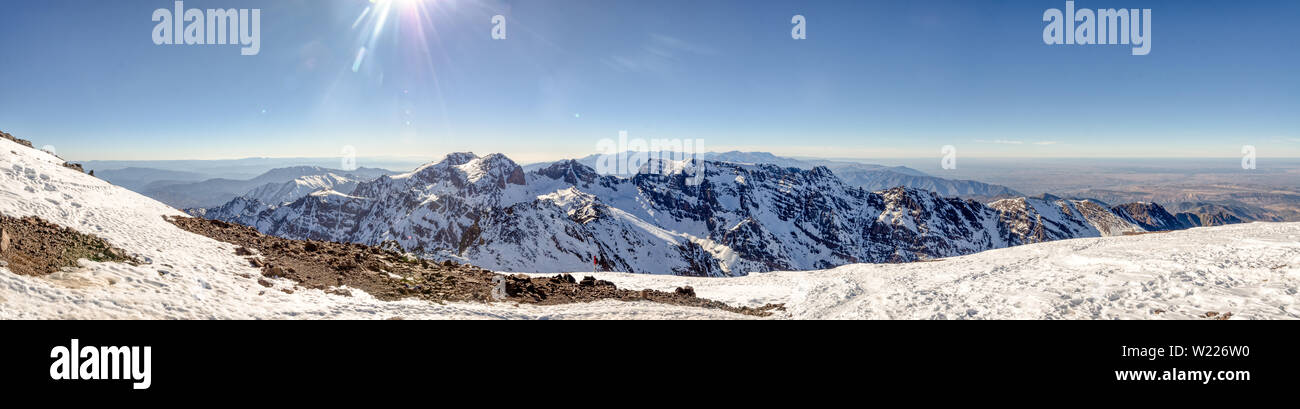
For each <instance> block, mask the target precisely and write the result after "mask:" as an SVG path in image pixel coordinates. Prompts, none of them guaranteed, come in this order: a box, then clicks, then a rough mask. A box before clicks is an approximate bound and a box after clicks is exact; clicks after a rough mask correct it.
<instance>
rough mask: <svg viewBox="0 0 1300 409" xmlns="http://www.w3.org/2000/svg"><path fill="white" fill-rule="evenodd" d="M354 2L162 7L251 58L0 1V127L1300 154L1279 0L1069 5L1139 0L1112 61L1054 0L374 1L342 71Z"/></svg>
mask: <svg viewBox="0 0 1300 409" xmlns="http://www.w3.org/2000/svg"><path fill="white" fill-rule="evenodd" d="M382 1H384V0H381V3H382ZM373 6H377V4H373V3H371V2H370V1H369V0H310V1H309V0H277V1H252V0H202V1H200V0H190V1H186V2H185V7H186V8H202V9H207V8H260V9H261V10H262V16H261V51H260V54H258V55H256V56H241V55H240V52H239V48H238V46H229V45H226V46H221V45H207V46H197V45H196V46H176V45H155V44H154V43H153V41H152V39H151V34H152V30H153V29H154V26H155V25H156V23H155V22H153V21H151V19H150V17H151V15H152V14H153V11H154V10H155V9H158V8H167V9H170V8H172V7H173V2H172V1H170V0H168V1H152V0H150V1H138V0H127V1H64V0H46V1H36V2H6V3H5V5H4V6H2V7H3V10H4V13H5V17H6V18H5V19H4V24H0V50H3V55H4V56H5V59H4V61H3V62H0V129H3V130H5V131H8V132H10V133H13V134H15V135H17V136H19V137H23V138H27V139H32V140H33V141H35V142H36V143H37V144H38V145H44V144H49V145H53V146H55V147H56V148H58V150H59V153H60V154H61V155H62V156H64V157H67V158H70V159H75V160H89V159H216V158H237V157H252V156H270V157H295V156H322V157H323V156H334V155H338V154H339V152H340V150H341V148H342V147H343V146H345V145H350V146H353V147H355V149H356V151H357V153H358V155H360V156H424V157H430V158H436V157H439V156H441V155H443V154H445V153H446V152H449V151H463V150H471V151H474V152H477V153H480V154H485V153H489V152H504V153H506V154H508V155H510V156H511V157H512V158H515V159H516V160H518V161H520V162H530V161H538V160H547V159H557V158H561V157H576V156H585V155H587V154H591V153H594V152H595V149H596V144H597V142H598V141H599V140H600V139H602V138H616V137H617V133H618V131H620V130H626V131H628V132H629V134H630V135H631V136H632V137H634V138H637V137H640V138H668V139H670V138H691V139H697V138H698V139H703V140H704V143H705V146H706V148H707V149H709V150H729V149H742V150H765V151H771V152H775V153H778V154H786V155H795V156H821V157H859V158H883V157H927V156H935V157H937V156H939V150H940V147H941V146H943V145H948V144H951V145H955V146H957V147H958V149H959V153H960V154H961V155H963V156H967V157H1232V156H1238V155H1239V154H1240V149H1241V146H1242V145H1244V144H1251V145H1255V146H1257V147H1258V153H1259V155H1260V156H1265V157H1277V156H1283V157H1296V156H1300V79H1297V78H1296V74H1297V69H1298V67H1300V55H1298V53H1300V44H1297V42H1298V41H1300V40H1298V39H1300V28H1297V26H1296V24H1295V21H1297V18H1300V2H1296V1H1242V2H1209V1H1169V2H1165V1H1135V0H1105V1H1101V0H1098V1H1088V0H1085V1H1079V2H1077V6H1076V7H1078V8H1150V9H1152V26H1153V41H1152V48H1151V53H1150V54H1149V55H1146V56H1133V55H1131V54H1130V51H1129V50H1130V48H1131V47H1130V46H1124V45H1105V46H1098V45H1093V46H1069V45H1057V46H1048V45H1045V44H1043V41H1042V31H1043V28H1044V26H1045V24H1046V23H1044V22H1043V21H1042V15H1043V12H1044V10H1046V9H1048V8H1060V9H1063V8H1064V7H1065V2H1064V1H977V0H958V1H926V0H912V1H901V0H900V1H806V2H805V1H798V2H796V1H721V0H717V1H676V0H664V1H653V2H652V1H632V0H593V1H576V0H575V1H568V0H528V1H474V2H471V1H465V0H395V3H394V4H393V6H392V11H391V12H390V13H391V14H390V17H389V18H388V20H387V23H386V24H385V26H384V29H383V30H382V31H381V32H380V34H379V36H378V37H377V38H375V39H374V43H373V44H374V46H373V47H368V50H367V54H366V58H365V59H364V60H363V61H362V63H361V65H360V66H359V67H358V70H356V71H355V72H354V71H353V70H352V68H353V65H354V62H355V59H356V58H355V57H356V55H357V52H358V49H359V48H360V47H361V46H363V45H367V44H368V42H369V40H368V38H367V37H368V36H369V35H370V34H371V33H373V32H374V27H373V26H374V23H375V22H376V20H377V19H376V18H375V15H376V14H377V13H368V14H367V16H366V18H364V19H361V20H358V17H359V16H360V15H361V14H362V12H363V10H365V9H366V8H367V7H373ZM497 14H500V15H504V16H506V18H507V24H506V33H507V39H505V40H493V39H492V38H491V36H490V32H491V30H492V23H491V16H493V15H497ZM795 14H801V15H804V16H805V17H806V18H807V33H808V38H807V39H806V40H794V39H792V38H791V36H790V30H791V28H792V27H793V26H792V24H791V23H790V20H791V17H792V16H793V15H795ZM358 21H360V23H359V24H356V26H355V27H354V23H356V22H358Z"/></svg>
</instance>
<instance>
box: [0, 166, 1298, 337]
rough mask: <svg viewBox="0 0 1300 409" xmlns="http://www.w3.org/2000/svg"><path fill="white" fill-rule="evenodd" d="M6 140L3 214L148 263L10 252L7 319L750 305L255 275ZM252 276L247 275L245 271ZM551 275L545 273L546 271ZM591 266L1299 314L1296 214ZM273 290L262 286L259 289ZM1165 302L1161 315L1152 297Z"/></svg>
mask: <svg viewBox="0 0 1300 409" xmlns="http://www.w3.org/2000/svg"><path fill="white" fill-rule="evenodd" d="M60 163H62V161H61V160H59V159H57V158H55V157H53V156H51V155H49V154H46V153H43V152H38V151H35V150H32V149H29V148H26V147H22V146H20V145H18V144H15V143H13V142H11V141H8V140H0V213H3V214H4V215H6V216H10V217H24V216H38V217H41V218H43V219H45V220H48V221H50V222H53V223H56V224H59V225H63V226H67V227H71V228H74V229H76V230H78V231H81V232H83V233H88V234H94V235H96V236H99V237H102V238H104V239H105V240H107V241H109V242H110V243H112V244H113V245H115V246H117V247H120V248H122V249H125V250H127V251H128V252H130V253H134V254H137V255H138V256H140V257H142V258H148V259H149V261H151V263H150V264H145V265H141V266H130V265H126V264H119V263H95V262H90V261H85V260H83V261H82V266H81V267H80V268H76V269H69V270H68V271H64V272H59V273H55V274H51V275H49V276H45V277H27V276H18V275H15V274H13V273H12V272H11V271H9V270H8V269H7V268H3V267H0V319H50V318H54V319H57V318H78V319H90V318H102V319H136V318H147V319H382V318H391V317H402V318H413V319H419V318H450V319H611V318H653V319H743V318H751V317H746V316H741V315H738V314H732V313H727V312H723V311H718V310H708V309H700V308H688V307H678V306H670V305H664V304H655V303H647V302H620V301H600V302H594V303H585V304H569V305H559V306H536V305H527V304H523V305H516V304H513V303H497V304H477V303H449V304H445V305H441V304H436V303H429V302H424V301H397V302H383V301H379V300H377V299H374V298H373V297H370V296H368V295H366V294H365V293H363V292H361V291H358V290H355V289H354V290H353V291H352V293H353V294H354V296H353V297H345V296H338V295H331V294H326V293H324V292H323V291H320V290H307V289H302V288H295V289H294V293H293V294H286V293H283V292H281V291H279V289H281V288H292V287H293V283H292V282H289V281H285V280H277V281H276V282H275V288H264V287H262V286H261V285H259V284H257V278H258V277H259V271H258V269H256V268H253V267H251V266H249V265H248V262H247V261H246V260H245V259H243V258H242V257H238V256H235V254H234V246H233V245H231V244H227V243H221V242H217V241H215V240H212V239H208V238H206V237H202V236H199V235H195V234H192V233H189V232H185V231H183V230H181V229H179V228H176V227H175V226H172V225H171V224H170V223H167V222H166V221H164V220H163V219H162V216H164V215H182V213H181V212H179V211H177V210H175V209H172V208H170V207H167V206H166V205H163V204H161V203H159V202H157V201H154V200H152V199H148V198H146V197H144V196H141V195H139V194H136V193H134V192H131V191H128V190H126V189H124V188H120V187H116V186H112V185H110V184H108V183H106V182H103V181H101V180H99V179H96V178H94V177H91V176H88V175H84V174H80V173H78V172H76V171H73V170H70V169H66V168H63V167H62V166H60ZM241 275H247V276H248V277H250V278H245V277H243V276H241ZM539 275H545V274H539ZM575 275H578V276H582V275H594V276H596V277H597V278H600V279H604V280H609V281H612V282H614V283H616V284H617V285H619V286H620V287H625V288H634V289H642V288H651V289H658V290H665V291H672V290H673V289H675V288H676V287H679V286H686V285H689V286H692V287H694V288H695V290H696V293H697V294H699V295H700V296H701V297H705V298H711V299H715V300H719V301H723V302H726V303H729V304H733V305H742V306H744V305H748V306H761V305H763V304H767V303H784V304H785V305H786V308H787V310H786V311H784V312H780V311H778V312H777V314H776V315H775V316H774V318H801V319H802V318H811V319H846V318H850V319H856V318H895V319H931V318H935V319H967V318H971V319H987V318H1024V319H1114V318H1123V319H1152V318H1175V319H1187V318H1197V317H1200V316H1202V315H1203V314H1204V313H1206V312H1208V311H1215V312H1219V313H1224V312H1232V313H1233V318H1234V319H1238V318H1289V319H1294V318H1300V306H1297V305H1296V300H1297V297H1298V296H1300V295H1297V289H1298V288H1300V223H1253V224H1244V225H1231V226H1223V227H1212V228H1197V229H1191V230H1185V231H1175V232H1169V233H1161V234H1146V235H1138V236H1126V237H1110V238H1090V239H1075V240H1064V241H1056V242H1049V243H1041V244H1032V245H1025V246H1019V247H1012V248H1006V249H999V250H991V251H986V252H983V253H978V254H974V255H969V256H962V257H953V258H949V259H944V260H939V261H932V262H920V263H909V264H855V265H848V266H843V267H839V268H834V269H830V270H822V271H795V272H772V273H755V274H751V275H749V276H745V277H733V278H690V277H675V276H661V275H634V274H623V273H578V274H575ZM259 293H262V295H259ZM1156 310H1162V311H1164V313H1162V314H1154V311H1156Z"/></svg>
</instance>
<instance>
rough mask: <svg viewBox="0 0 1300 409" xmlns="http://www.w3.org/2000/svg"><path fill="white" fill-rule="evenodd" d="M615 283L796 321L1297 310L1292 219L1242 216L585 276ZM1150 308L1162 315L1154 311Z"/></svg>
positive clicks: (1299, 268)
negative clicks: (786, 263) (782, 266)
mask: <svg viewBox="0 0 1300 409" xmlns="http://www.w3.org/2000/svg"><path fill="white" fill-rule="evenodd" d="M594 275H595V276H596V277H597V278H599V279H603V280H609V281H612V282H614V283H615V284H617V285H619V286H627V287H632V288H652V289H658V290H671V289H673V288H676V287H677V286H684V285H689V286H692V287H694V288H695V292H696V294H698V295H699V296H700V297H704V298H710V299H715V300H719V301H723V302H727V303H731V304H735V305H748V306H759V305H763V304H765V303H785V304H786V308H787V311H786V312H785V313H782V314H781V315H780V316H779V317H778V318H794V319H1194V318H1202V317H1203V316H1204V314H1205V313H1206V312H1211V311H1213V312H1218V313H1220V314H1222V313H1226V312H1231V313H1232V314H1233V319H1296V318H1300V304H1297V301H1298V300H1300V295H1298V294H1297V291H1298V290H1300V223H1251V224H1238V225H1230V226H1220V227H1205V228H1196V229H1190V230H1183V231H1175V232H1169V233H1159V234H1144V235H1136V236H1124V237H1108V238H1084V239H1073V240H1062V241H1055V242H1048V243H1038V244H1028V245H1024V246H1018V247H1011V248H1005V249H998V250H990V251H986V252H982V253H978V254H973V255H968V256H961V257H953V258H949V259H944V260H938V261H931V262H918V263H903V264H853V265H847V266H842V267H839V268H834V269H830V270H822V271H789V272H772V273H754V274H750V275H749V276H745V277H734V278H723V279H709V278H688V277H660V276H647V275H636V274H619V273H595V274H594ZM1157 311H1160V312H1159V313H1157Z"/></svg>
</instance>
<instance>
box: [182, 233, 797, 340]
mask: <svg viewBox="0 0 1300 409" xmlns="http://www.w3.org/2000/svg"><path fill="white" fill-rule="evenodd" d="M167 221H169V222H171V223H172V224H175V225H176V226H178V227H180V228H181V229H184V230H186V231H189V232H192V233H196V234H200V235H203V236H207V237H209V238H212V239H215V240H218V241H223V242H226V243H231V244H234V245H236V246H239V247H238V248H236V251H235V253H236V254H238V255H240V256H244V257H246V258H247V259H248V261H249V264H251V265H252V266H253V267H259V268H261V269H262V275H263V276H265V277H272V278H274V277H280V278H287V279H290V280H293V281H295V282H297V283H298V285H299V286H301V287H303V288H309V289H319V290H324V291H328V292H331V293H334V294H339V295H351V294H350V293H349V292H348V291H347V290H344V289H340V287H342V286H347V287H350V288H355V289H359V290H362V291H365V292H366V293H368V294H370V295H372V296H374V297H375V298H378V299H381V300H389V301H391V300H399V299H404V298H417V299H421V300H427V301H431V302H438V303H442V302H513V303H527V304H539V305H555V304H567V303H578V302H591V301H598V300H620V301H651V302H658V303H664V304H672V305H682V306H690V307H700V308H714V309H720V310H724V311H730V312H735V313H739V314H745V315H753V316H760V317H761V316H769V315H771V314H772V311H773V310H783V309H784V307H783V306H781V305H776V304H768V305H765V306H762V307H759V308H752V307H734V306H730V305H727V304H724V303H722V302H718V301H714V300H708V299H704V298H699V297H697V296H695V290H694V289H692V288H691V287H680V288H677V289H676V290H675V291H673V292H665V291H657V290H629V289H622V288H618V287H617V286H615V285H614V283H611V282H608V281H604V280H597V279H595V278H593V277H584V278H583V279H581V280H579V279H576V278H574V277H573V276H572V275H569V274H559V275H556V276H552V277H540V278H534V277H529V276H526V275H521V274H517V275H504V274H499V273H494V272H491V271H488V270H484V269H481V268H478V267H474V266H471V265H466V264H458V263H454V262H450V261H445V262H442V263H438V262H435V261H430V260H425V259H420V258H415V257H411V256H408V255H406V254H402V253H398V252H395V251H390V250H384V249H381V248H378V247H373V246H366V245H361V244H344V243H334V242H324V241H310V240H307V241H304V240H289V239H283V238H279V237H274V236H267V235H264V234H262V233H259V232H258V231H257V230H254V229H253V228H251V227H247V226H242V225H238V224H233V223H227V222H222V221H217V220H207V219H199V218H190V217H170V218H168V219H167ZM249 278H252V277H249ZM258 282H259V283H261V284H262V285H263V286H266V287H270V286H271V283H270V282H269V281H266V280H265V279H264V278H259V279H258ZM288 291H291V290H288Z"/></svg>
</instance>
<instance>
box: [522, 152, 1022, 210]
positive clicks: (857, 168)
mask: <svg viewBox="0 0 1300 409" xmlns="http://www.w3.org/2000/svg"><path fill="white" fill-rule="evenodd" d="M655 153H656V154H661V157H662V158H665V159H666V158H678V159H680V158H684V157H686V156H685V155H682V154H680V153H673V152H655ZM630 154H631V153H625V155H630ZM600 158H601V155H598V154H597V155H588V156H586V157H583V158H581V159H576V161H578V163H581V164H583V165H585V166H587V167H589V168H593V169H599V168H598V167H597V162H598V161H599V160H600ZM697 158H698V159H701V160H705V161H715V162H735V163H750V164H768V165H775V166H779V167H783V168H799V169H804V170H811V169H813V168H815V167H818V166H822V167H826V168H827V169H830V170H831V172H832V173H834V174H835V175H836V176H838V177H839V178H840V179H842V180H843V181H844V183H846V184H848V185H849V186H855V187H860V188H864V189H867V190H872V191H874V190H883V189H889V188H893V187H898V186H903V187H909V188H913V189H921V190H929V191H933V192H935V193H938V194H939V195H941V196H945V197H952V196H960V197H966V198H979V199H985V198H1002V197H1009V196H1021V194H1020V193H1019V192H1016V191H1015V190H1012V189H1011V188H1008V187H1006V186H1001V185H993V184H988V183H982V182H977V181H973V180H956V179H946V178H941V177H936V176H931V175H929V174H926V173H925V172H922V171H919V170H916V169H912V168H909V167H906V166H883V165H873V164H867V163H858V162H846V161H833V160H823V159H795V158H788V157H783V156H777V155H773V154H771V153H768V152H741V151H729V152H706V153H702V154H699V155H698V157H697ZM550 165H551V163H535V164H531V165H525V166H524V171H533V170H537V169H541V168H544V167H547V166H550ZM636 170H637V169H634V168H633V169H626V171H624V172H621V173H620V172H608V173H605V174H609V175H613V176H623V177H631V176H633V175H634V174H635V173H636Z"/></svg>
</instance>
